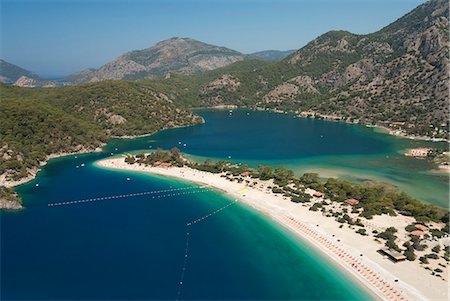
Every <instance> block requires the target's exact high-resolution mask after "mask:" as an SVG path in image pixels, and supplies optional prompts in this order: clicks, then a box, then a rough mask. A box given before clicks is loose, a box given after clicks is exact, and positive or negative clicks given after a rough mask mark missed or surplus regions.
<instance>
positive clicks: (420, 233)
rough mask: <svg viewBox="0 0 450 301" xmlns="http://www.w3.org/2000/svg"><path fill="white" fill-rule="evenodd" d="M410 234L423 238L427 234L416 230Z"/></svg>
mask: <svg viewBox="0 0 450 301" xmlns="http://www.w3.org/2000/svg"><path fill="white" fill-rule="evenodd" d="M410 234H411V235H414V236H423V235H424V234H425V232H423V231H421V230H415V231H412V232H411V233H410Z"/></svg>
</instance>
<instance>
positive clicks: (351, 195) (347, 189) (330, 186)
mask: <svg viewBox="0 0 450 301" xmlns="http://www.w3.org/2000/svg"><path fill="white" fill-rule="evenodd" d="M126 162H127V163H130V164H134V163H137V164H150V165H154V164H155V163H157V165H160V164H161V163H169V164H170V165H169V166H172V165H173V166H179V167H182V166H188V167H190V168H194V169H198V170H202V171H207V172H211V173H224V174H225V175H227V176H228V178H229V179H231V180H238V179H239V178H240V179H246V180H247V181H249V182H251V179H260V180H263V181H268V180H272V181H273V183H274V185H273V187H272V190H273V192H275V193H282V194H283V195H284V196H286V197H289V198H290V199H291V200H292V201H293V202H298V203H307V202H308V201H309V200H310V199H311V196H309V195H308V196H305V194H306V190H307V189H311V190H314V191H317V192H319V193H320V194H321V195H323V198H327V199H329V200H330V201H331V202H337V203H343V204H344V203H345V201H346V200H349V199H355V200H357V202H356V203H355V204H354V205H352V211H354V212H359V215H360V216H361V217H363V218H366V219H371V218H372V217H373V216H375V215H381V214H388V215H392V216H395V215H397V214H401V215H405V216H411V217H414V218H415V219H416V221H417V222H421V223H425V222H442V223H444V224H446V227H445V228H444V229H442V231H447V230H448V225H449V212H448V211H447V210H445V209H442V208H439V207H436V206H434V205H429V204H424V203H422V202H420V201H418V200H416V199H414V198H413V197H411V196H409V195H408V194H406V193H404V192H399V191H396V190H394V189H392V188H390V187H387V186H386V185H383V184H378V183H367V184H365V183H363V184H355V183H351V182H349V181H346V180H342V179H336V178H328V179H322V178H320V177H319V175H318V174H316V173H305V174H303V175H301V176H296V175H294V172H293V171H291V170H289V169H286V168H284V167H282V166H280V167H276V168H273V167H271V166H264V165H258V166H257V167H256V168H251V167H249V166H248V165H247V164H233V163H230V162H228V161H216V162H212V161H205V162H201V163H198V162H193V161H189V160H187V159H186V158H184V157H183V156H182V155H181V153H180V150H179V149H178V148H176V147H175V148H173V149H172V150H170V151H167V152H165V151H163V150H162V149H160V148H158V149H157V150H156V151H155V152H151V153H149V154H138V155H128V156H127V158H126ZM316 206H317V205H316ZM316 208H317V207H316ZM391 230H392V229H391ZM393 233H395V231H390V230H389V231H388V232H387V233H380V234H379V237H381V238H384V239H388V240H389V239H390V238H392V237H393Z"/></svg>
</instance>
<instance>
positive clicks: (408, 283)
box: [95, 157, 448, 300]
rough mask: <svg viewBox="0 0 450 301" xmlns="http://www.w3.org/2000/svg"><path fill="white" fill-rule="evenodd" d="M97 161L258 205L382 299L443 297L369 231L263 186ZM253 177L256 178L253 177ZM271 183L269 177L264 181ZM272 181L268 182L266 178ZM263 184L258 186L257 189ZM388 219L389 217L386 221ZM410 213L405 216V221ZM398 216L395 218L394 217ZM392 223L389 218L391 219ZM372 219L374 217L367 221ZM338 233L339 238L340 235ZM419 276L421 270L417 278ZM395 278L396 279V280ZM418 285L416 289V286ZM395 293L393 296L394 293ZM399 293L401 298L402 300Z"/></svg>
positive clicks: (433, 281) (439, 285) (443, 284)
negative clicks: (384, 252)
mask: <svg viewBox="0 0 450 301" xmlns="http://www.w3.org/2000/svg"><path fill="white" fill-rule="evenodd" d="M95 165H96V166H99V167H101V168H107V169H118V170H124V171H138V172H144V173H150V174H156V175H159V176H164V177H172V178H177V179H181V180H184V181H189V182H193V183H200V184H203V185H208V186H210V187H212V188H214V189H216V190H218V191H219V192H223V193H226V194H228V195H231V196H232V197H234V198H236V199H238V200H239V201H240V202H241V203H244V204H245V205H247V206H249V207H251V208H253V209H255V210H257V211H258V212H260V213H262V214H264V215H266V216H267V217H269V218H270V219H272V220H274V221H275V222H277V223H278V224H279V225H281V226H282V227H284V228H286V229H287V230H289V231H291V232H293V233H294V234H295V235H296V236H297V237H298V238H300V239H301V240H302V241H305V242H306V243H309V244H311V245H312V246H313V247H315V248H317V249H318V250H320V251H321V253H322V254H323V255H325V257H327V259H330V260H332V261H333V264H336V266H337V267H338V268H340V269H341V270H342V271H344V272H346V273H349V274H350V275H351V277H352V278H354V279H355V280H357V281H356V282H358V283H360V284H361V285H363V288H364V289H365V290H367V291H368V293H371V294H372V295H373V294H375V295H376V296H377V298H378V299H382V300H446V299H447V297H448V292H447V284H448V280H445V281H443V280H442V279H440V278H437V277H435V276H431V275H430V274H429V273H428V272H426V271H425V270H424V269H423V268H422V267H421V266H420V265H419V263H418V262H417V261H414V262H409V261H406V262H400V263H397V264H395V263H393V262H391V261H389V260H387V259H385V258H383V257H382V256H381V255H380V254H378V253H377V252H376V251H377V250H378V249H379V248H380V247H382V246H383V245H380V244H379V243H378V242H376V241H374V240H373V239H372V238H371V237H369V236H361V235H359V234H357V233H355V231H354V230H353V229H351V228H350V226H349V227H343V228H339V225H340V224H339V223H338V222H336V221H335V220H334V219H332V218H328V217H325V216H323V215H322V213H321V212H313V211H309V210H308V208H306V206H302V205H301V204H296V203H293V202H290V201H289V200H286V199H284V197H283V196H281V195H276V194H274V193H272V192H271V191H268V190H267V191H266V190H265V189H264V188H262V185H263V184H262V182H263V181H260V180H258V181H257V182H258V185H256V186H257V187H249V185H248V184H246V183H245V181H244V182H242V183H237V182H231V181H229V180H227V179H225V178H223V177H220V174H212V173H208V172H203V171H199V170H195V169H190V168H187V167H182V168H179V167H170V168H163V167H151V166H139V165H137V164H136V165H129V164H127V163H125V162H124V158H123V157H121V158H111V159H104V160H100V161H97V162H96V163H95ZM251 181H256V180H254V179H251ZM267 182H270V181H267ZM268 184H269V185H270V183H268ZM258 187H261V188H258ZM380 219H382V220H381V221H382V223H383V224H387V225H391V223H392V221H394V219H393V218H392V217H387V216H386V217H384V216H383V217H380ZM386 219H388V221H386ZM410 219H411V218H407V217H405V218H403V221H404V222H405V223H406V224H408V223H410V222H411V220H410ZM396 220H397V221H398V220H399V219H396ZM390 222H391V223H390ZM370 223H372V220H371V221H370ZM338 238H339V239H338ZM417 275H423V277H419V278H420V279H417V278H418V277H416V276H417ZM395 280H397V281H395ZM416 288H417V289H416ZM393 292H395V294H400V296H398V295H395V296H394V295H391V293H392V294H393ZM400 297H403V298H404V299H400Z"/></svg>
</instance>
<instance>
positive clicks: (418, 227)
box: [414, 224, 428, 232]
mask: <svg viewBox="0 0 450 301" xmlns="http://www.w3.org/2000/svg"><path fill="white" fill-rule="evenodd" d="M414 227H416V229H419V230H421V231H424V232H425V231H428V227H427V226H424V225H422V224H415V225H414Z"/></svg>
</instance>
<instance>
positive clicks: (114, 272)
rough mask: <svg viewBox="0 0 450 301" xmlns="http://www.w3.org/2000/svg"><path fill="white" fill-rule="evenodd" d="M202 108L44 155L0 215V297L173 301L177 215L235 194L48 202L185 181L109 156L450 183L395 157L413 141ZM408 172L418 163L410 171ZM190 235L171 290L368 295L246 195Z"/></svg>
mask: <svg viewBox="0 0 450 301" xmlns="http://www.w3.org/2000/svg"><path fill="white" fill-rule="evenodd" d="M247 113H248V114H247ZM201 114H202V115H203V116H204V117H205V119H206V121H207V123H206V124H204V125H200V126H196V127H189V128H181V129H174V130H168V131H164V132H161V133H158V134H156V135H153V136H151V137H143V138H139V139H133V140H129V139H128V140H114V141H112V142H111V143H110V144H109V145H108V146H107V147H106V151H105V152H104V153H95V154H87V155H79V156H72V157H66V158H59V159H55V160H52V161H50V162H49V164H48V165H47V166H45V168H44V169H43V171H42V172H41V173H40V174H39V175H38V177H37V178H36V179H35V180H34V181H32V182H30V183H27V184H25V185H22V186H20V187H18V189H17V190H18V192H19V193H20V195H21V196H22V198H23V200H24V202H25V206H26V209H25V210H23V211H21V212H2V213H0V214H1V234H2V235H1V276H2V277H1V298H2V300H7V299H12V300H33V299H34V300H36V299H40V300H107V299H108V300H109V299H134V300H143V299H145V300H149V299H157V300H161V299H171V300H174V299H175V298H176V294H177V291H178V289H179V288H180V284H179V281H180V275H181V269H182V267H183V262H184V258H185V257H184V256H185V243H186V232H187V231H188V229H187V228H186V223H188V222H189V221H192V220H193V219H196V218H198V217H201V216H204V215H206V214H208V213H210V212H212V211H214V210H216V209H218V208H221V207H223V206H226V205H227V204H229V203H230V202H231V201H232V200H230V199H229V198H228V197H226V196H224V195H222V194H221V193H218V192H215V191H202V192H199V193H196V194H188V195H181V196H180V195H179V196H168V192H165V193H162V192H160V193H153V194H150V195H147V196H140V197H133V198H121V199H113V200H103V201H97V202H88V203H81V204H73V205H68V206H58V207H48V206H47V204H48V203H54V202H61V201H69V200H78V199H85V198H92V197H97V196H109V195H122V194H127V193H136V192H144V191H160V190H167V189H174V188H188V189H186V191H188V190H189V189H192V185H193V184H190V183H187V182H181V181H177V180H172V179H164V178H161V177H157V176H150V175H144V174H140V173H136V172H126V171H112V170H106V169H102V168H99V167H96V166H95V165H94V162H95V161H97V160H99V159H101V158H105V157H108V156H110V155H111V153H114V154H118V153H126V152H129V151H136V150H139V149H150V148H152V149H154V148H155V147H157V146H162V147H163V148H170V147H173V146H180V148H181V149H182V150H183V151H185V152H187V153H189V154H192V155H194V156H197V158H199V157H212V158H228V156H231V160H235V161H237V162H239V161H245V162H250V163H252V164H257V163H265V164H269V163H270V164H275V165H276V164H284V165H287V166H288V167H292V168H294V169H296V170H297V171H298V172H303V171H306V170H310V169H311V170H313V169H317V170H319V171H320V170H321V171H327V172H330V173H336V174H337V175H339V176H342V177H353V178H355V179H356V180H363V179H365V178H376V179H380V180H386V181H388V180H389V181H390V182H391V183H395V184H399V183H403V184H402V185H404V187H405V188H409V189H411V191H413V189H412V188H413V187H414V185H416V186H417V185H418V183H419V184H420V183H429V184H430V185H435V186H433V187H432V188H430V189H432V190H431V191H434V195H436V196H437V197H436V201H435V202H436V203H439V202H440V201H441V194H442V196H444V195H445V194H443V193H442V191H441V190H443V189H444V188H445V187H447V188H448V182H446V183H441V182H439V181H440V178H439V177H438V178H433V177H431V176H430V175H429V174H427V173H426V172H425V171H426V170H427V168H428V166H427V164H426V162H424V161H417V162H416V161H411V159H408V158H403V157H402V156H400V155H398V153H399V151H400V150H401V149H402V147H405V148H406V147H409V146H410V145H411V143H414V142H410V141H405V140H404V139H395V138H393V137H390V136H387V135H383V134H379V133H374V132H373V130H372V129H367V128H364V127H359V126H351V125H346V124H340V123H332V122H324V121H315V120H307V119H294V118H292V117H291V116H285V115H280V114H273V113H266V112H249V111H237V112H234V113H233V114H232V116H231V117H229V114H228V112H227V111H218V112H202V113H201ZM321 136H323V137H321ZM306 141H307V142H306ZM179 142H180V143H181V144H179ZM185 143H186V147H184V146H183V145H184V144H185ZM349 145H351V147H349ZM386 156H389V157H390V158H386ZM391 160H393V161H391ZM82 164H84V165H85V166H81V165H82ZM77 166H78V168H77ZM331 167H332V168H331ZM412 170H414V171H417V172H416V173H414V175H411V173H412V172H411V171H412ZM128 177H129V178H130V179H131V180H130V181H127V178H128ZM36 183H39V186H38V187H36V186H35V184H36ZM446 185H447V186H446ZM399 186H400V185H399ZM422 189H426V188H425V187H423V188H417V194H416V195H420V191H421V190H422ZM153 196H155V198H153ZM158 196H160V197H159V198H158ZM428 201H430V202H432V201H433V199H431V198H430V199H428ZM189 232H190V240H189V252H188V255H189V256H188V261H187V265H186V273H185V277H184V279H183V284H182V286H181V287H182V290H181V299H182V300H194V299H212V300H224V299H228V300H233V299H234V300H255V299H265V300H269V299H270V300H272V299H277V300H280V299H292V300H294V299H295V300H370V299H371V297H370V296H369V295H368V294H367V293H365V292H364V291H363V290H362V289H361V288H360V287H359V286H358V285H356V284H355V282H353V281H352V280H350V279H348V278H347V277H346V275H344V274H343V273H342V272H341V271H339V270H338V269H337V268H336V267H335V266H334V265H333V264H331V263H330V262H328V260H326V259H325V258H323V257H322V256H320V255H319V254H317V252H316V251H315V250H313V249H311V248H310V247H309V246H308V245H307V244H305V243H303V242H301V241H299V240H298V239H297V238H295V237H293V235H291V234H290V233H289V232H287V231H286V230H284V229H282V228H281V227H280V226H278V225H276V224H274V223H273V222H272V221H270V220H267V219H266V218H265V217H263V216H261V215H260V214H258V213H256V212H254V211H252V210H251V209H249V208H246V207H245V206H243V205H233V206H230V207H227V208H226V209H225V210H223V211H221V212H220V213H219V214H217V215H214V216H212V217H211V218H208V219H206V220H204V221H203V222H201V223H199V224H196V225H195V226H193V227H191V229H190V230H189Z"/></svg>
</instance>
